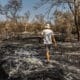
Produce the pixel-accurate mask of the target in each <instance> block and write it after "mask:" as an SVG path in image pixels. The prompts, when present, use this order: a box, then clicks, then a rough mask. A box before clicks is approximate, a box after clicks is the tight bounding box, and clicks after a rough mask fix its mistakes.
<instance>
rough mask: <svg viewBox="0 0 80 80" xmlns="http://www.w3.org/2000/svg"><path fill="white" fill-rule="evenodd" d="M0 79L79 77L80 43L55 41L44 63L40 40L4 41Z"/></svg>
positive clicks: (61, 79) (78, 79)
mask: <svg viewBox="0 0 80 80" xmlns="http://www.w3.org/2000/svg"><path fill="white" fill-rule="evenodd" d="M0 80H80V43H79V42H76V43H70V42H58V48H57V49H55V48H53V47H51V61H50V63H46V58H45V47H44V45H43V44H38V43H34V44H28V43H26V42H24V41H23V42H17V41H16V42H11V41H3V42H1V45H0Z"/></svg>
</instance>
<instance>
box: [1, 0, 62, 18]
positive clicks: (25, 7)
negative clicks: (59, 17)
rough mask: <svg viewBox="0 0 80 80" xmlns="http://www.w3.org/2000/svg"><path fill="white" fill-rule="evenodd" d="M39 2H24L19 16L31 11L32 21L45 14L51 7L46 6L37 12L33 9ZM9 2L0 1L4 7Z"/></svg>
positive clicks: (32, 0)
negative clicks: (36, 16) (38, 15)
mask: <svg viewBox="0 0 80 80" xmlns="http://www.w3.org/2000/svg"><path fill="white" fill-rule="evenodd" d="M38 1H39V0H22V2H23V5H22V10H21V11H20V13H19V14H20V15H23V14H24V13H25V12H27V11H28V10H29V11H30V13H31V16H30V19H33V17H34V16H35V15H37V14H45V13H46V11H47V9H48V6H49V5H46V6H45V5H44V6H43V7H41V8H40V9H38V10H35V9H34V8H33V7H34V6H35V5H36V3H37V2H38ZM7 2H8V0H0V4H2V5H5V4H6V3H7ZM61 9H62V8H61ZM54 10H55V9H53V10H52V11H54ZM51 13H52V12H51ZM0 18H1V19H3V16H1V15H0Z"/></svg>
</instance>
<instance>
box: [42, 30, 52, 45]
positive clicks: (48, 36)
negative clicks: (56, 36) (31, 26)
mask: <svg viewBox="0 0 80 80" xmlns="http://www.w3.org/2000/svg"><path fill="white" fill-rule="evenodd" d="M42 35H43V41H44V44H52V35H53V31H52V30H51V29H44V30H43V31H42Z"/></svg>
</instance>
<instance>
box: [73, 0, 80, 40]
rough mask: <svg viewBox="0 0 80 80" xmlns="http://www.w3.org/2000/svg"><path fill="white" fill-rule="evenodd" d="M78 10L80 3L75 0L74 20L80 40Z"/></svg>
mask: <svg viewBox="0 0 80 80" xmlns="http://www.w3.org/2000/svg"><path fill="white" fill-rule="evenodd" d="M78 10H79V5H78V2H77V0H74V22H75V27H76V32H77V39H78V41H80V37H79V36H80V35H79V25H78V15H79V14H78Z"/></svg>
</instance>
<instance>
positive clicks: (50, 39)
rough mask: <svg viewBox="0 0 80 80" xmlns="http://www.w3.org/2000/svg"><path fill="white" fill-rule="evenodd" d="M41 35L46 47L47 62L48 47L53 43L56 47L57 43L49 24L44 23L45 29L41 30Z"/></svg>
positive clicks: (47, 56)
mask: <svg viewBox="0 0 80 80" xmlns="http://www.w3.org/2000/svg"><path fill="white" fill-rule="evenodd" d="M41 34H42V36H43V43H44V45H45V48H46V58H47V62H50V47H51V45H52V44H53V45H54V46H55V47H56V48H57V43H56V40H55V37H54V32H53V30H52V29H51V27H50V24H46V26H45V29H43V31H42V32H41Z"/></svg>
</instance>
